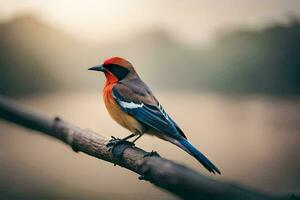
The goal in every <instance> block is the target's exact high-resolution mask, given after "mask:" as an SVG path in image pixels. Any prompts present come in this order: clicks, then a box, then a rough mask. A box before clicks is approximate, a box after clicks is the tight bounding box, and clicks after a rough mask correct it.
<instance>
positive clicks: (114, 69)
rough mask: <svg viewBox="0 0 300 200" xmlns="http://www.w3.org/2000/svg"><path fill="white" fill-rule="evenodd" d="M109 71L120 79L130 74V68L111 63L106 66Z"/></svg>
mask: <svg viewBox="0 0 300 200" xmlns="http://www.w3.org/2000/svg"><path fill="white" fill-rule="evenodd" d="M104 67H105V68H106V69H107V70H108V71H110V72H111V73H112V74H113V75H115V76H116V77H117V78H118V79H119V80H122V79H123V78H125V77H126V76H127V75H128V74H129V72H130V71H129V70H128V69H126V68H125V67H122V66H120V65H116V64H109V65H105V66H104Z"/></svg>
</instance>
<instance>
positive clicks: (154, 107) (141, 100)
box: [112, 81, 186, 139]
mask: <svg viewBox="0 0 300 200" xmlns="http://www.w3.org/2000/svg"><path fill="white" fill-rule="evenodd" d="M129 84H132V86H133V87H130V85H129ZM139 85H140V86H139ZM112 95H113V97H114V99H115V101H116V102H117V104H118V105H119V106H120V107H121V109H122V110H123V111H125V112H126V113H128V114H129V115H131V116H133V117H134V118H135V119H137V120H138V121H139V122H141V123H143V124H145V125H147V126H149V127H150V128H152V129H153V130H155V131H156V132H158V133H164V134H167V135H168V136H170V137H172V138H176V139H181V138H182V137H184V138H186V136H185V135H184V133H183V132H182V131H181V129H180V128H179V127H178V126H177V124H176V123H175V122H174V121H173V120H172V119H171V118H170V116H169V115H168V114H167V113H166V112H165V111H164V109H163V107H162V106H161V105H160V104H159V103H158V101H157V100H156V98H155V97H154V96H153V95H152V93H151V91H150V90H149V89H148V87H147V86H146V85H145V84H144V83H143V82H141V81H140V82H137V83H132V82H131V83H126V84H117V85H115V86H114V87H113V89H112Z"/></svg>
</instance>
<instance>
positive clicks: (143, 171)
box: [0, 96, 296, 200]
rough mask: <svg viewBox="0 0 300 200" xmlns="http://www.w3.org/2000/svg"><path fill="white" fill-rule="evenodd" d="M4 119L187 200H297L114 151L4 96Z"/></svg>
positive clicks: (128, 150) (0, 108)
mask: <svg viewBox="0 0 300 200" xmlns="http://www.w3.org/2000/svg"><path fill="white" fill-rule="evenodd" d="M0 118H3V119H5V120H7V121H10V122H13V123H15V124H18V125H21V126H23V127H26V128H29V129H32V130H36V131H39V132H41V133H45V134H47V135H50V136H52V137H54V138H57V139H59V140H61V141H63V142H64V143H66V144H68V145H69V146H71V147H72V149H73V150H74V151H76V152H83V153H86V154H88V155H90V156H94V157H97V158H99V159H101V160H105V161H108V162H111V163H114V164H117V165H119V166H121V167H124V168H126V169H128V170H131V171H133V172H135V173H137V174H139V175H140V179H144V180H148V181H150V182H151V183H153V184H155V185H156V186H158V187H160V188H163V189H165V190H167V191H169V192H171V193H173V194H175V195H177V196H179V197H181V198H183V199H214V200H219V199H220V200H226V199H230V200H237V199H238V200H244V199H245V200H246V199H247V200H273V199H282V200H284V199H293V198H295V199H296V197H294V196H292V197H291V196H282V197H279V196H271V195H267V194H263V193H259V192H255V191H252V190H249V189H245V188H242V187H238V186H235V185H232V184H228V183H224V182H219V181H216V180H213V179H211V178H208V177H205V176H203V175H201V174H199V173H198V172H196V171H194V170H192V169H189V168H188V167H185V166H183V165H180V164H177V163H175V162H172V161H169V160H167V159H164V158H161V157H157V156H152V157H144V155H145V154H146V153H147V152H145V151H144V150H142V149H140V148H137V147H134V146H130V145H129V144H126V143H125V144H121V145H117V146H116V148H114V149H113V151H112V150H110V149H109V148H108V147H107V146H106V144H107V142H108V140H107V139H105V138H104V137H103V136H100V135H98V134H96V133H94V132H92V131H90V130H83V129H80V128H78V127H76V126H74V125H72V124H70V123H67V122H64V121H63V120H61V119H59V118H57V117H56V118H54V119H50V118H47V117H44V116H41V115H38V114H36V113H33V112H31V111H29V110H26V109H25V108H24V107H22V106H20V105H18V104H17V103H15V102H13V101H12V100H9V99H7V98H5V97H3V96H0Z"/></svg>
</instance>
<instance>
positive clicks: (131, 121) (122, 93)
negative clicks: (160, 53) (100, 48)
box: [89, 57, 221, 174]
mask: <svg viewBox="0 0 300 200" xmlns="http://www.w3.org/2000/svg"><path fill="white" fill-rule="evenodd" d="M89 70H93V71H98V72H103V73H104V75H105V77H106V80H105V84H104V87H103V91H102V94H103V100H104V104H105V106H106V108H107V110H108V113H109V114H110V116H111V117H112V118H113V119H114V120H115V121H116V122H117V123H118V124H120V125H121V126H123V127H124V128H126V129H128V130H129V131H130V132H131V134H130V135H129V136H127V137H125V138H123V139H119V142H120V141H127V140H128V139H130V138H134V137H136V138H135V139H134V140H133V141H132V143H134V142H136V141H137V140H138V139H139V138H140V137H141V136H143V135H144V134H150V135H154V136H157V137H158V138H161V139H163V140H166V141H168V142H171V143H173V144H175V145H176V146H178V147H179V148H181V149H182V150H184V151H185V152H187V153H188V154H190V155H191V156H193V157H194V158H196V159H197V160H198V161H199V162H200V163H201V164H202V165H203V166H204V167H205V168H206V169H207V170H208V171H209V172H211V173H213V174H215V173H218V174H221V172H220V170H219V169H218V168H217V167H216V166H215V165H214V164H213V163H212V162H211V161H210V160H209V159H208V158H206V157H205V156H204V155H203V154H202V153H201V152H200V151H199V150H197V149H196V148H195V147H194V146H193V145H192V144H191V143H190V142H189V141H188V139H187V137H186V135H185V134H184V132H183V131H182V130H181V129H180V128H179V126H178V125H177V124H176V122H175V121H174V120H173V119H172V118H171V117H170V116H169V115H168V114H167V112H166V111H165V110H164V108H163V107H162V105H161V104H160V103H159V101H158V100H157V98H156V97H155V96H154V95H153V93H152V91H151V90H150V89H149V87H148V86H147V85H146V84H145V83H144V82H143V81H142V80H141V78H140V77H139V75H138V73H137V72H136V70H135V68H134V67H133V65H132V64H131V63H130V62H129V61H127V60H126V59H124V58H121V57H111V58H108V59H106V60H104V62H103V63H102V64H98V65H96V66H94V67H91V68H89ZM113 138H114V137H113ZM114 139H116V138H114Z"/></svg>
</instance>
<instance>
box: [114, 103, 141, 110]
mask: <svg viewBox="0 0 300 200" xmlns="http://www.w3.org/2000/svg"><path fill="white" fill-rule="evenodd" d="M119 103H120V105H121V106H122V107H123V108H129V109H134V108H141V107H143V106H144V104H143V103H142V104H137V103H133V102H130V103H128V102H125V101H119Z"/></svg>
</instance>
